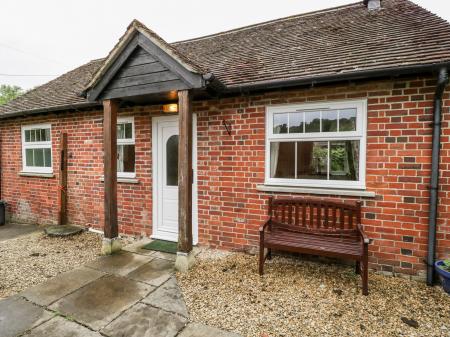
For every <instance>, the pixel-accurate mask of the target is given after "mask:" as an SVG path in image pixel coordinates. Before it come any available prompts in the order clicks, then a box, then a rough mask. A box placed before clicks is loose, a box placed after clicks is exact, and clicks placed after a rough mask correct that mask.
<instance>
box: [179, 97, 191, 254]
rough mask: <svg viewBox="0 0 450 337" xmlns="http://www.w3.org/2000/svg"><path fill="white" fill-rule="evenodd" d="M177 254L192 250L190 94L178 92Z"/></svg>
mask: <svg viewBox="0 0 450 337" xmlns="http://www.w3.org/2000/svg"><path fill="white" fill-rule="evenodd" d="M178 111H179V128H180V136H179V145H178V163H179V164H178V226H179V229H178V252H181V253H189V252H190V251H191V250H192V183H193V174H192V93H191V92H190V91H189V90H181V91H178Z"/></svg>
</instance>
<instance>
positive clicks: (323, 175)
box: [297, 142, 328, 180]
mask: <svg viewBox="0 0 450 337" xmlns="http://www.w3.org/2000/svg"><path fill="white" fill-rule="evenodd" d="M327 168H328V142H299V143H297V179H325V180H326V179H327Z"/></svg>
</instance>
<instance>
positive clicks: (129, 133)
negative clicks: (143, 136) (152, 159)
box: [125, 123, 133, 139]
mask: <svg viewBox="0 0 450 337" xmlns="http://www.w3.org/2000/svg"><path fill="white" fill-rule="evenodd" d="M125 138H127V139H132V138H133V124H131V123H127V124H125Z"/></svg>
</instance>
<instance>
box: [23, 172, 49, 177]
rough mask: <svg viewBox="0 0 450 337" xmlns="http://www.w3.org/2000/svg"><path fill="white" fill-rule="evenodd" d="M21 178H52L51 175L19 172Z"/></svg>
mask: <svg viewBox="0 0 450 337" xmlns="http://www.w3.org/2000/svg"><path fill="white" fill-rule="evenodd" d="M19 176H21V177H38V178H54V177H55V175H54V174H53V173H39V172H19Z"/></svg>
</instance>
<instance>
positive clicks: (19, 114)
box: [0, 102, 100, 120]
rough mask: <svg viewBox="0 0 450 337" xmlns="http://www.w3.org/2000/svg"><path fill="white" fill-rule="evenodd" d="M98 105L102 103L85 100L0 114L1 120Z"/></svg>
mask: <svg viewBox="0 0 450 337" xmlns="http://www.w3.org/2000/svg"><path fill="white" fill-rule="evenodd" d="M96 106H100V104H99V103H91V102H85V103H78V104H69V105H58V106H54V107H50V108H39V109H33V110H25V111H18V112H12V113H4V114H0V120H1V119H7V118H13V117H26V116H30V115H37V114H41V113H47V112H58V111H63V110H78V109H83V108H93V107H96Z"/></svg>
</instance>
